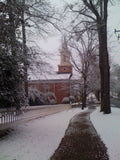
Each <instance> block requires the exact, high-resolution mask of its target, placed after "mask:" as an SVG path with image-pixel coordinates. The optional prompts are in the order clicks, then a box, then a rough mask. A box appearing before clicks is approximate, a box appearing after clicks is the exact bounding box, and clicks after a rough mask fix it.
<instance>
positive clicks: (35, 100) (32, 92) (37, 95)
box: [28, 87, 45, 106]
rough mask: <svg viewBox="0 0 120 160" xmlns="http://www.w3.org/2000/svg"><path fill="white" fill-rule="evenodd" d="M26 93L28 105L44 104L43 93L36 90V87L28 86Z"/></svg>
mask: <svg viewBox="0 0 120 160" xmlns="http://www.w3.org/2000/svg"><path fill="white" fill-rule="evenodd" d="M28 95H29V97H28V98H29V105H30V106H35V105H43V104H45V95H44V94H43V93H42V92H40V91H38V90H37V89H36V88H34V87H30V88H29V91H28Z"/></svg>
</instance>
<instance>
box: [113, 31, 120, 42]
mask: <svg viewBox="0 0 120 160" xmlns="http://www.w3.org/2000/svg"><path fill="white" fill-rule="evenodd" d="M114 33H115V34H117V38H118V40H119V39H120V34H119V33H120V30H117V29H115V30H114Z"/></svg>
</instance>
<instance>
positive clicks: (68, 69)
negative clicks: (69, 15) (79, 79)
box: [58, 36, 72, 73]
mask: <svg viewBox="0 0 120 160" xmlns="http://www.w3.org/2000/svg"><path fill="white" fill-rule="evenodd" d="M60 57H61V62H60V65H58V73H72V65H71V63H70V52H69V50H68V46H67V41H66V37H65V36H64V38H63V42H62V49H61V51H60Z"/></svg>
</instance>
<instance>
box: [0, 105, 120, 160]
mask: <svg viewBox="0 0 120 160" xmlns="http://www.w3.org/2000/svg"><path fill="white" fill-rule="evenodd" d="M80 112H81V109H79V108H74V109H70V110H68V111H64V112H60V113H57V114H54V115H50V116H46V117H44V118H40V119H36V120H33V121H30V122H27V123H24V124H21V125H19V126H17V127H16V128H15V131H14V132H13V133H11V134H10V135H9V136H7V137H4V138H3V139H1V140H0V160H49V158H50V156H51V155H52V154H53V152H54V151H55V149H56V148H57V147H58V145H59V143H60V141H61V138H62V137H63V136H64V133H65V130H66V128H67V126H68V123H69V120H70V119H71V118H72V117H73V116H74V115H75V114H77V113H80ZM91 120H92V122H93V124H94V126H95V128H96V130H97V132H98V134H99V135H100V137H101V138H102V140H103V142H104V143H105V144H106V146H107V148H108V154H109V156H110V160H119V159H120V158H119V157H120V140H119V138H120V124H119V123H120V109H117V108H112V114H109V115H104V114H103V113H101V112H99V108H98V109H97V110H96V111H94V112H93V113H92V114H91Z"/></svg>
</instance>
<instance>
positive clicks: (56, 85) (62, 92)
mask: <svg viewBox="0 0 120 160" xmlns="http://www.w3.org/2000/svg"><path fill="white" fill-rule="evenodd" d="M31 86H33V87H35V88H37V89H38V90H39V91H40V92H43V93H46V92H53V93H54V94H55V96H56V99H57V103H58V104H61V103H62V100H63V98H64V97H69V95H70V89H69V81H68V80H56V81H55V80H53V81H52V80H46V81H31V82H29V84H28V87H31Z"/></svg>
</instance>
